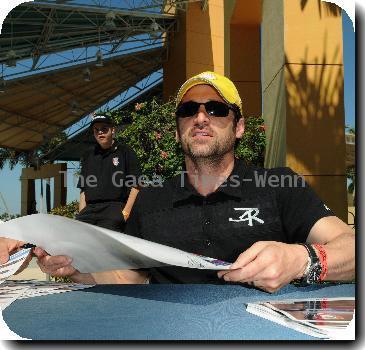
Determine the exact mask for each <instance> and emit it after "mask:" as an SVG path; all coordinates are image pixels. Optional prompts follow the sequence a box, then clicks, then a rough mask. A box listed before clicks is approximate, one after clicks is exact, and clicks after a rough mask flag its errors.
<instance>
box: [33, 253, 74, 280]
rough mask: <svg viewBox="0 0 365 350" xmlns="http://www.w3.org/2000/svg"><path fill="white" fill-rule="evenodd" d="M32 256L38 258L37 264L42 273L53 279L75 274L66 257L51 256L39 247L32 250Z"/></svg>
mask: <svg viewBox="0 0 365 350" xmlns="http://www.w3.org/2000/svg"><path fill="white" fill-rule="evenodd" d="M34 255H35V256H36V257H37V258H38V261H37V264H38V266H39V268H40V269H41V270H42V272H44V273H48V274H50V275H52V276H55V277H70V276H72V275H73V274H75V273H76V272H77V270H76V269H75V268H74V267H73V266H72V265H71V263H72V259H71V258H70V257H68V256H65V255H56V256H51V255H49V254H48V253H47V252H46V251H44V250H43V249H42V248H39V247H36V248H34Z"/></svg>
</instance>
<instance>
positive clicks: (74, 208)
mask: <svg viewBox="0 0 365 350" xmlns="http://www.w3.org/2000/svg"><path fill="white" fill-rule="evenodd" d="M78 212H79V202H78V201H73V202H71V203H69V204H67V205H64V206H60V207H57V208H53V209H52V210H51V211H50V214H53V215H59V216H65V217H67V218H70V219H74V218H75V216H76V214H77V213H78Z"/></svg>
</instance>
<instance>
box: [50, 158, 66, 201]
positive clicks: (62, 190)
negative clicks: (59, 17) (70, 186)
mask: <svg viewBox="0 0 365 350" xmlns="http://www.w3.org/2000/svg"><path fill="white" fill-rule="evenodd" d="M60 165H61V168H60V170H59V171H58V173H57V175H55V177H54V192H53V193H54V194H53V208H57V207H59V206H61V205H66V194H67V186H66V177H65V174H66V171H67V164H66V163H62V164H60Z"/></svg>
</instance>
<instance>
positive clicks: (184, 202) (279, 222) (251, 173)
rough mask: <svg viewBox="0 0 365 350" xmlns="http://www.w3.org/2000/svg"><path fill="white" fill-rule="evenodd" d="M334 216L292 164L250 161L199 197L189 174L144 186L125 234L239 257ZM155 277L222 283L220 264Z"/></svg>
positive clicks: (159, 271)
mask: <svg viewBox="0 0 365 350" xmlns="http://www.w3.org/2000/svg"><path fill="white" fill-rule="evenodd" d="M332 215H334V214H333V213H332V212H331V210H329V208H328V207H326V206H325V204H324V203H323V202H322V201H321V200H320V199H319V198H318V197H317V195H316V194H315V193H314V191H313V190H312V189H311V187H310V186H309V185H308V184H307V183H305V181H304V179H303V178H302V177H301V176H299V175H298V174H296V173H294V172H293V171H292V170H291V169H290V168H275V169H262V168H255V167H246V166H245V165H244V164H243V162H241V161H235V165H234V169H233V171H232V174H231V175H230V176H229V178H228V179H227V181H226V182H225V183H223V184H222V185H221V186H220V187H219V188H218V189H217V190H216V191H215V192H213V193H211V194H209V195H207V196H202V195H200V194H199V193H198V192H197V191H196V190H195V189H194V187H193V186H192V185H191V184H190V183H189V181H188V179H187V176H186V174H182V175H178V176H176V177H174V178H173V179H170V180H168V181H166V182H165V183H164V184H163V187H149V188H144V189H142V190H141V192H140V193H139V195H138V197H137V200H136V202H135V205H134V207H133V210H132V213H131V216H130V218H129V220H128V222H127V226H126V230H125V233H126V234H129V235H134V236H137V237H140V238H143V239H147V240H150V241H153V242H157V243H161V244H164V245H167V246H171V247H174V248H178V249H181V250H184V251H187V252H191V253H195V254H199V255H204V256H208V257H212V258H216V259H220V260H224V261H227V262H234V261H235V260H236V259H237V257H238V256H239V254H240V253H242V252H243V251H245V250H246V249H247V248H249V247H250V246H251V245H252V244H253V243H255V242H257V241H279V242H284V243H296V242H298V243H299V242H305V241H306V239H307V236H308V234H309V231H310V230H311V228H312V226H313V225H314V224H315V223H316V222H317V221H318V220H319V219H321V218H322V217H326V216H332ZM149 271H150V273H151V275H152V279H151V282H153V283H224V281H223V280H220V279H218V277H217V272H216V271H210V270H198V269H189V268H182V267H176V266H168V267H159V268H152V269H150V270H149Z"/></svg>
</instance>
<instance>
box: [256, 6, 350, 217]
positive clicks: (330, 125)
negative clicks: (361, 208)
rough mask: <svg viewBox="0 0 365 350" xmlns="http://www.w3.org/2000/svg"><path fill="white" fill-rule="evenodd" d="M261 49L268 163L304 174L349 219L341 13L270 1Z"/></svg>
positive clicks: (321, 195) (315, 188) (332, 207)
mask: <svg viewBox="0 0 365 350" xmlns="http://www.w3.org/2000/svg"><path fill="white" fill-rule="evenodd" d="M284 29H285V30H284ZM262 46H263V65H264V74H263V92H264V94H263V97H264V118H265V123H266V126H267V129H266V130H267V148H266V157H265V165H266V166H267V167H274V166H289V167H291V168H292V169H293V170H294V171H296V172H298V173H300V174H303V175H305V177H306V180H307V181H308V182H309V183H310V184H311V185H312V186H313V188H314V190H315V191H316V192H317V194H318V195H319V196H320V197H321V198H322V199H323V200H324V201H325V202H326V204H327V205H328V206H329V207H330V208H331V209H332V210H333V211H334V212H335V213H336V215H337V216H339V217H340V218H341V219H343V220H344V221H346V220H347V203H346V175H345V174H346V167H345V134H344V125H345V121H344V97H343V89H344V85H343V59H342V17H341V9H340V8H339V7H337V6H336V5H334V4H331V3H327V2H321V1H317V0H307V1H292V0H263V23H262Z"/></svg>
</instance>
